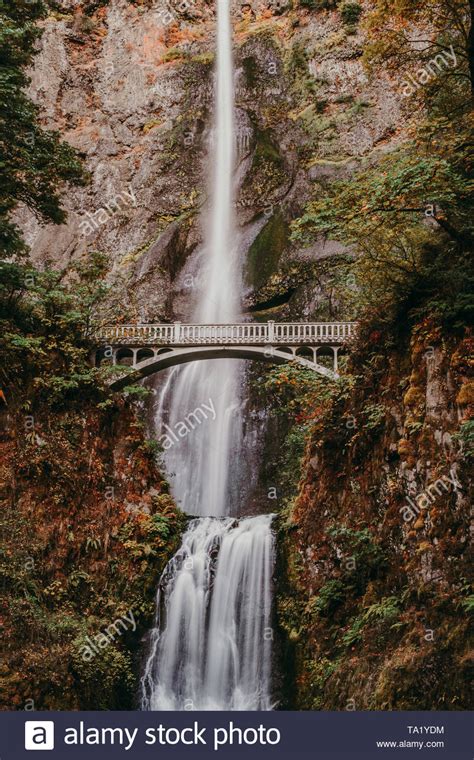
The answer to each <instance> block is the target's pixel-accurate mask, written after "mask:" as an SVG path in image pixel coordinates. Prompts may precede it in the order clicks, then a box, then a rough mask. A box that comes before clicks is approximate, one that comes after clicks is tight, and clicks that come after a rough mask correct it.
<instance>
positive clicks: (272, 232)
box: [246, 211, 289, 288]
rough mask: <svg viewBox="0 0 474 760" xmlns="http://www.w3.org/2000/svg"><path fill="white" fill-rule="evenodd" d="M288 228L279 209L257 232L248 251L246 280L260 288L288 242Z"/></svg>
mask: <svg viewBox="0 0 474 760" xmlns="http://www.w3.org/2000/svg"><path fill="white" fill-rule="evenodd" d="M288 233H289V228H288V225H287V223H286V222H285V220H284V219H283V216H282V214H281V212H280V211H278V212H277V213H276V214H274V216H272V217H271V219H270V220H269V222H268V223H267V224H266V225H265V227H264V228H263V230H261V232H259V234H258V235H257V237H256V238H255V240H254V241H253V243H252V245H251V246H250V248H249V251H248V258H247V268H246V280H247V284H248V285H250V286H251V287H254V288H260V287H261V286H262V285H264V284H265V282H266V281H267V280H268V279H269V278H270V277H271V275H272V274H273V273H274V272H275V271H276V269H277V267H278V264H279V261H280V258H281V255H282V253H283V251H284V250H285V248H286V246H287V243H288Z"/></svg>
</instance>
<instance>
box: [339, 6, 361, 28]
mask: <svg viewBox="0 0 474 760" xmlns="http://www.w3.org/2000/svg"><path fill="white" fill-rule="evenodd" d="M340 10H341V17H342V20H343V22H344V23H345V24H347V25H349V26H351V25H353V24H357V22H358V20H359V18H360V14H361V13H362V7H361V6H360V5H359V3H351V2H348V3H343V4H342V5H341V8H340Z"/></svg>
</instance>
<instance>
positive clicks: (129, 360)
mask: <svg viewBox="0 0 474 760" xmlns="http://www.w3.org/2000/svg"><path fill="white" fill-rule="evenodd" d="M133 360H134V353H133V350H132V349H131V348H119V349H117V351H116V353H115V364H123V366H124V367H130V366H131V365H132V364H133Z"/></svg>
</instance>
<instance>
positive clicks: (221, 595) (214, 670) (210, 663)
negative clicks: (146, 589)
mask: <svg viewBox="0 0 474 760" xmlns="http://www.w3.org/2000/svg"><path fill="white" fill-rule="evenodd" d="M271 521H272V516H271V515H261V516H258V517H250V518H246V519H242V520H240V521H237V520H234V519H233V518H223V519H215V518H209V517H206V518H201V519H196V520H193V521H192V522H191V524H190V525H189V528H188V530H187V532H186V533H185V535H184V537H183V544H182V546H181V548H180V550H179V551H178V553H177V554H176V555H175V556H174V557H173V559H172V560H171V561H170V562H169V563H168V565H167V567H166V569H165V571H164V573H163V575H162V577H161V580H160V584H159V588H158V594H157V612H156V620H155V626H154V628H153V630H152V632H151V645H150V650H149V655H148V658H147V661H146V665H145V669H144V674H143V677H142V679H141V704H142V709H145V710H191V709H195V710H269V709H271V655H272V629H271V606H272V593H271V579H272V572H273V562H274V540H273V535H272V531H271ZM164 621H165V625H164V626H163V625H162V623H163V622H164Z"/></svg>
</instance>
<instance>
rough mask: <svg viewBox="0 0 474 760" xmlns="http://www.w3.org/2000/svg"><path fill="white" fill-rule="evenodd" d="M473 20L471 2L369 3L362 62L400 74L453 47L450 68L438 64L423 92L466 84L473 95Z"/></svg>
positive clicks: (413, 0) (414, 0)
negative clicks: (365, 43) (436, 70)
mask: <svg viewBox="0 0 474 760" xmlns="http://www.w3.org/2000/svg"><path fill="white" fill-rule="evenodd" d="M473 16H474V0H372V3H371V10H370V12H369V14H368V15H367V17H366V22H365V27H366V31H367V35H368V44H367V46H366V49H365V52H364V59H365V62H366V63H367V64H368V65H369V67H375V66H379V65H380V64H382V65H384V66H387V67H388V68H389V69H391V70H392V71H395V72H396V73H404V72H405V71H409V70H410V67H411V68H412V69H413V68H414V67H415V66H423V65H426V64H428V63H429V62H430V61H432V60H434V59H436V57H437V56H438V55H439V54H440V53H442V52H443V51H446V50H447V49H452V51H453V54H454V60H453V63H454V64H455V65H453V66H451V65H447V66H445V67H441V66H440V68H439V70H438V72H437V76H436V77H435V78H434V79H433V82H432V87H431V88H428V89H427V90H425V93H426V92H428V91H429V90H430V89H434V90H439V89H440V88H442V87H444V86H448V87H449V88H451V90H452V88H453V87H457V86H458V85H460V86H461V87H462V86H463V85H464V84H466V83H468V84H469V86H470V90H471V94H472V93H474V30H473ZM439 60H440V59H439Z"/></svg>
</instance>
